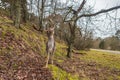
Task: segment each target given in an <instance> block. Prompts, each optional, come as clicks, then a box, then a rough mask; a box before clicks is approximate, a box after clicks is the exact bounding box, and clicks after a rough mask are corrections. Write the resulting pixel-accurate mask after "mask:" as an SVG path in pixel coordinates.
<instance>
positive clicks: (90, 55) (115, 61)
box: [80, 50, 120, 69]
mask: <svg viewBox="0 0 120 80" xmlns="http://www.w3.org/2000/svg"><path fill="white" fill-rule="evenodd" d="M81 52H85V53H87V54H86V55H84V56H81V57H80V58H81V59H83V60H86V61H94V62H97V63H99V64H102V65H103V66H108V67H111V68H118V69H120V54H112V53H107V52H100V51H95V50H91V51H81Z"/></svg>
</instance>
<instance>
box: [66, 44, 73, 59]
mask: <svg viewBox="0 0 120 80" xmlns="http://www.w3.org/2000/svg"><path fill="white" fill-rule="evenodd" d="M67 57H68V58H71V57H72V44H71V43H70V44H69V45H68V49H67Z"/></svg>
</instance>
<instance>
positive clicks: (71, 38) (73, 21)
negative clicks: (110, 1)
mask: <svg viewBox="0 0 120 80" xmlns="http://www.w3.org/2000/svg"><path fill="white" fill-rule="evenodd" d="M85 3H86V0H83V1H82V3H81V5H80V6H79V8H78V9H77V10H74V9H73V8H72V6H71V7H69V11H68V13H66V16H65V17H64V19H63V20H64V22H67V23H68V24H69V28H70V36H69V37H68V38H67V40H66V41H67V43H68V51H67V56H68V57H71V52H72V45H73V43H74V40H75V29H76V23H77V21H78V20H79V19H81V18H83V17H92V16H96V15H99V14H102V13H106V12H109V11H112V10H116V9H119V8H120V6H115V7H112V8H109V9H105V10H100V11H98V12H95V13H87V14H85V13H83V14H80V15H78V14H79V13H80V12H81V10H82V9H83V7H84V5H85ZM70 13H72V14H73V16H72V17H71V18H70V19H69V20H66V17H67V16H68V15H69V14H70Z"/></svg>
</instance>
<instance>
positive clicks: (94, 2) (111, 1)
mask: <svg viewBox="0 0 120 80" xmlns="http://www.w3.org/2000/svg"><path fill="white" fill-rule="evenodd" d="M61 1H62V2H63V3H65V2H66V1H67V2H68V1H69V0H61ZM74 1H76V2H79V1H80V2H81V1H82V0H74ZM86 1H87V5H90V6H92V7H94V10H95V11H94V12H96V11H99V10H101V9H108V8H111V7H113V6H117V5H120V0H86ZM117 12H118V13H117V17H119V18H120V9H119V10H117ZM114 15H115V14H113V16H114ZM105 21H106V25H107V24H109V23H107V20H105ZM108 22H109V21H108ZM98 25H99V26H100V27H99V28H100V29H102V30H103V31H105V32H106V33H103V32H100V31H97V33H96V35H95V36H97V37H102V38H105V37H108V36H111V35H114V34H115V31H116V30H115V28H111V29H109V28H107V27H105V26H103V25H104V23H103V22H102V23H99V24H98ZM112 27H113V26H112ZM109 30H111V31H109ZM108 32H110V33H108Z"/></svg>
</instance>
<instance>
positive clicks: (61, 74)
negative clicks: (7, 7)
mask: <svg viewBox="0 0 120 80" xmlns="http://www.w3.org/2000/svg"><path fill="white" fill-rule="evenodd" d="M49 68H50V70H51V71H52V75H53V78H54V80H80V79H79V77H78V75H71V74H70V73H67V72H66V71H64V70H62V69H60V68H58V67H56V66H54V65H49Z"/></svg>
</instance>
